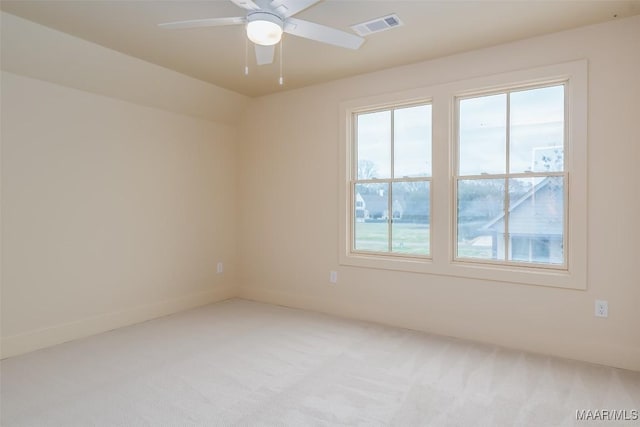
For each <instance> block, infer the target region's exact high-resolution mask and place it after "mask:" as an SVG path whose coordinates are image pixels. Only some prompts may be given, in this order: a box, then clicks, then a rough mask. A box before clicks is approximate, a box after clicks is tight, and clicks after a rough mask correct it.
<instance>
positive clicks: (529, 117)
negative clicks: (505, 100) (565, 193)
mask: <svg viewBox="0 0 640 427" xmlns="http://www.w3.org/2000/svg"><path fill="white" fill-rule="evenodd" d="M510 103H511V117H510V119H511V120H510V121H511V128H510V130H511V135H510V140H511V146H510V149H509V157H510V165H509V168H510V171H511V172H514V173H518V172H527V171H534V172H546V171H562V170H564V85H559V86H553V87H545V88H540V89H531V90H523V91H519V92H513V93H511V100H510Z"/></svg>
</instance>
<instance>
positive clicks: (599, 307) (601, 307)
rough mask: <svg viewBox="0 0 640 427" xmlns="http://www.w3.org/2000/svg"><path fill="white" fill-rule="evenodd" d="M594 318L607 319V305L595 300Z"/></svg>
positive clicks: (604, 302) (605, 302)
mask: <svg viewBox="0 0 640 427" xmlns="http://www.w3.org/2000/svg"><path fill="white" fill-rule="evenodd" d="M596 317H609V303H608V302H607V301H603V300H599V299H597V300H596Z"/></svg>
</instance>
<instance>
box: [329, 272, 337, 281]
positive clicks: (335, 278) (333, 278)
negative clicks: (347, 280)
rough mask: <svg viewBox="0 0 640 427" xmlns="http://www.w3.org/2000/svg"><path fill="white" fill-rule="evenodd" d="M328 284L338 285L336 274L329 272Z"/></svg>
mask: <svg viewBox="0 0 640 427" xmlns="http://www.w3.org/2000/svg"><path fill="white" fill-rule="evenodd" d="M329 282H331V283H338V272H337V271H333V270H331V271H330V272H329Z"/></svg>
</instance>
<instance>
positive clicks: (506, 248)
mask: <svg viewBox="0 0 640 427" xmlns="http://www.w3.org/2000/svg"><path fill="white" fill-rule="evenodd" d="M505 127H506V129H505V130H506V135H505V142H506V144H507V146H506V149H505V157H506V158H505V172H506V174H505V177H504V260H505V262H507V261H509V250H510V249H511V248H510V245H509V241H510V240H511V238H510V234H509V204H510V203H511V201H510V200H509V174H510V173H511V165H510V162H509V160H510V157H511V92H507V117H506V126H505Z"/></svg>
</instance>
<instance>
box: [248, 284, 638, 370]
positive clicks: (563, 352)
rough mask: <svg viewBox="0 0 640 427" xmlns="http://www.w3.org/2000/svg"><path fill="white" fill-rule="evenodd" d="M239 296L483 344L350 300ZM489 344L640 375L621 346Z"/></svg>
mask: <svg viewBox="0 0 640 427" xmlns="http://www.w3.org/2000/svg"><path fill="white" fill-rule="evenodd" d="M238 297H239V298H243V299H248V300H252V301H258V302H264V303H268V304H275V305H282V306H286V307H292V308H299V309H304V310H312V311H316V312H320V313H326V314H330V315H336V316H341V317H345V318H351V319H357V320H364V321H369V322H375V323H380V324H385V325H390V326H396V327H400V328H406V329H412V330H417V331H422V332H426V333H430V334H435V335H443V336H450V337H455V338H460V339H464V340H468V341H474V342H480V341H478V340H477V339H476V338H474V337H473V336H465V335H464V333H450V331H439V330H435V329H425V328H424V327H420V326H418V325H416V324H413V323H412V322H411V320H408V319H407V318H401V317H397V315H396V316H390V315H388V314H386V313H385V312H384V310H383V309H381V308H380V307H374V306H368V307H364V306H362V305H361V304H359V305H358V306H357V308H356V307H354V305H353V304H350V303H349V302H348V301H343V300H340V299H329V298H323V297H318V296H309V295H302V294H295V293H291V292H285V291H280V290H274V289H265V288H261V287H252V286H244V287H242V288H240V290H239V292H238ZM482 342H484V343H486V344H489V345H497V346H500V347H505V348H511V349H515V350H521V351H527V352H531V353H535V354H541V355H548V356H554V357H560V358H564V359H571V360H577V361H581V362H587V363H593V364H597V365H605V366H611V367H615V368H621V369H628V370H631V371H638V372H640V348H638V347H637V346H636V347H632V348H630V347H624V348H622V347H620V348H609V349H608V351H606V353H604V352H603V351H602V348H601V346H599V345H598V343H595V345H594V343H587V342H575V343H573V345H572V347H571V348H566V347H565V348H562V349H559V348H555V349H554V348H550V346H548V345H545V344H543V343H531V344H530V345H526V346H523V345H522V344H520V345H514V344H513V343H510V340H509V338H508V337H503V338H502V339H501V337H495V339H493V340H492V341H491V342H489V341H482Z"/></svg>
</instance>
